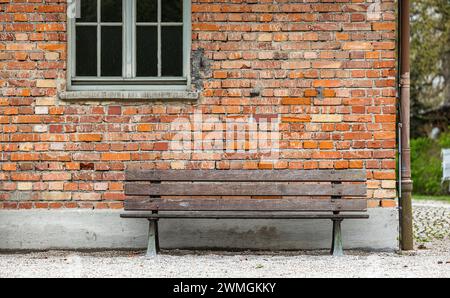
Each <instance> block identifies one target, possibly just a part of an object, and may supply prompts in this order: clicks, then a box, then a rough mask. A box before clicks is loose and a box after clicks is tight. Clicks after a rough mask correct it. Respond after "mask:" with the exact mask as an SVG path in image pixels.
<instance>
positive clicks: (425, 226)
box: [0, 202, 450, 278]
mask: <svg viewBox="0 0 450 298" xmlns="http://www.w3.org/2000/svg"><path fill="white" fill-rule="evenodd" d="M414 215H415V217H416V225H415V228H416V231H415V232H416V237H417V238H418V239H420V241H418V244H419V247H420V249H418V250H417V251H414V252H410V253H402V254H400V253H385V252H363V251H346V255H345V256H344V257H339V258H333V257H330V256H329V255H328V252H327V251H308V252H238V253H236V252H233V253H232V252H211V251H166V252H164V251H163V253H162V254H161V255H159V256H158V257H157V258H156V259H151V260H149V259H146V258H145V257H143V254H142V252H117V251H116V252H97V253H94V252H90V253H87V252H64V251H49V252H38V253H29V254H2V255H0V277H447V278H448V277H450V237H449V234H450V231H449V230H450V229H449V223H450V204H444V203H429V202H420V203H416V204H415V205H414ZM443 230H444V231H443Z"/></svg>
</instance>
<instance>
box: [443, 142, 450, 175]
mask: <svg viewBox="0 0 450 298" xmlns="http://www.w3.org/2000/svg"><path fill="white" fill-rule="evenodd" d="M445 180H450V149H442V181H445Z"/></svg>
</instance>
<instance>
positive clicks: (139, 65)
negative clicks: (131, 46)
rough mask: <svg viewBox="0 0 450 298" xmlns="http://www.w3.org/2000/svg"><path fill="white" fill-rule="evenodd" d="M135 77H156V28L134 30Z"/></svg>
mask: <svg viewBox="0 0 450 298" xmlns="http://www.w3.org/2000/svg"><path fill="white" fill-rule="evenodd" d="M136 47H137V49H136V51H137V53H136V75H137V76H138V77H156V76H157V75H158V30H157V27H156V26H138V27H137V28H136Z"/></svg>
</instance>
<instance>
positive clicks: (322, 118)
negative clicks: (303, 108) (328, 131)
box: [311, 114, 342, 122]
mask: <svg viewBox="0 0 450 298" xmlns="http://www.w3.org/2000/svg"><path fill="white" fill-rule="evenodd" d="M311 121H312V122H342V115H329V114H328V115H325V114H321V115H312V116H311Z"/></svg>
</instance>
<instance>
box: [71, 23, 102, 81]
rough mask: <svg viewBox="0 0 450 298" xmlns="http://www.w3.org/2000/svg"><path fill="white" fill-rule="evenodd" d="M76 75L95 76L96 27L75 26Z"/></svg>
mask: <svg viewBox="0 0 450 298" xmlns="http://www.w3.org/2000/svg"><path fill="white" fill-rule="evenodd" d="M76 75H77V76H97V27H94V26H77V28H76Z"/></svg>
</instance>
